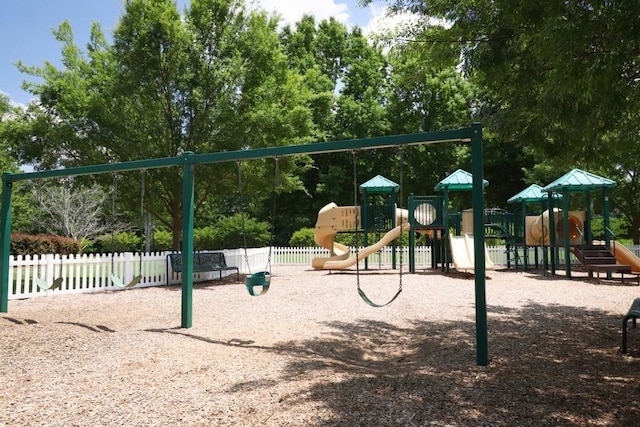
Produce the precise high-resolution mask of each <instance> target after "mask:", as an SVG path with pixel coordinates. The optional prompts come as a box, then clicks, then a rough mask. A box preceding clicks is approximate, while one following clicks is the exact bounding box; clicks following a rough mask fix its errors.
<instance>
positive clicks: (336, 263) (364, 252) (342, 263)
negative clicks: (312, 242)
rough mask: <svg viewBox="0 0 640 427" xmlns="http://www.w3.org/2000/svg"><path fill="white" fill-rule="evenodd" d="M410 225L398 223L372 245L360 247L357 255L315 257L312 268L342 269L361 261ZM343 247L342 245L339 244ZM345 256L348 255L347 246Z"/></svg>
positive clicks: (395, 237) (398, 235)
mask: <svg viewBox="0 0 640 427" xmlns="http://www.w3.org/2000/svg"><path fill="white" fill-rule="evenodd" d="M409 227H410V225H409V223H404V224H402V225H399V226H397V227H395V228H393V229H391V230H390V231H388V232H387V234H385V235H384V236H382V238H381V239H380V240H378V241H377V242H376V243H374V244H373V245H369V246H367V247H366V248H363V249H360V250H359V251H358V256H357V257H356V256H355V255H354V256H352V257H348V258H346V259H342V260H337V259H336V257H332V258H328V259H327V258H315V259H314V260H313V261H312V266H313V268H317V269H323V270H344V269H345V268H349V267H351V266H352V265H354V264H355V263H356V262H358V261H362V260H363V259H365V258H366V257H368V256H369V255H371V254H373V253H376V252H378V251H379V250H380V249H382V248H384V247H385V246H387V245H388V244H389V243H391V242H392V241H394V240H395V239H397V238H398V237H400V235H401V234H402V232H403V231H406V230H408V229H409ZM334 245H339V243H334ZM340 246H342V247H344V245H340ZM346 254H347V256H348V255H349V252H348V248H347V253H346ZM320 260H324V261H320Z"/></svg>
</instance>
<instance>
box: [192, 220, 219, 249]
mask: <svg viewBox="0 0 640 427" xmlns="http://www.w3.org/2000/svg"><path fill="white" fill-rule="evenodd" d="M216 230H217V229H216V227H211V226H210V227H204V228H196V229H194V230H193V240H194V243H193V246H194V248H195V250H197V251H201V250H207V249H217V248H218V247H219V245H218V243H217V241H218V240H219V238H218V236H217V231H216Z"/></svg>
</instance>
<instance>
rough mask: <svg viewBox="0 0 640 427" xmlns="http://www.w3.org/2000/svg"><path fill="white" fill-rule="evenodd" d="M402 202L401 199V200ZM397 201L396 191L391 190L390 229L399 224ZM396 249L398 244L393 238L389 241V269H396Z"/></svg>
mask: <svg viewBox="0 0 640 427" xmlns="http://www.w3.org/2000/svg"><path fill="white" fill-rule="evenodd" d="M401 202H402V201H401ZM397 203H398V201H397V199H396V193H394V192H391V210H392V211H393V213H392V214H391V225H392V227H391V229H393V228H396V226H397V225H400V224H398V223H397V222H396V205H397ZM400 242H402V233H400ZM401 246H402V245H401ZM397 249H398V245H397V244H396V241H395V239H394V240H393V242H391V269H392V270H395V269H396V250H397Z"/></svg>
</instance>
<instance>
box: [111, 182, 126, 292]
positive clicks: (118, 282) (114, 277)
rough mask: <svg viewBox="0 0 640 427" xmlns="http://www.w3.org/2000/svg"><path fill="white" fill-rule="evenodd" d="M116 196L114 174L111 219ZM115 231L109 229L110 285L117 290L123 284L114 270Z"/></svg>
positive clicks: (116, 186)
mask: <svg viewBox="0 0 640 427" xmlns="http://www.w3.org/2000/svg"><path fill="white" fill-rule="evenodd" d="M117 195H118V177H117V176H116V174H113V187H112V189H111V218H112V219H115V217H116V197H117ZM115 233H116V231H115V224H114V225H113V227H112V228H111V276H110V278H111V283H113V285H114V286H116V287H118V288H123V287H124V282H123V281H122V279H121V278H120V277H119V276H118V275H116V269H115V241H116V234H115Z"/></svg>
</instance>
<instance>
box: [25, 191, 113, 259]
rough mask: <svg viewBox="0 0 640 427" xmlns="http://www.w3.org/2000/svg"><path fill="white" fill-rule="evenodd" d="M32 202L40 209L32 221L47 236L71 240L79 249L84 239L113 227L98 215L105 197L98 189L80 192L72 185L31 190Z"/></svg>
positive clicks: (103, 217) (84, 241)
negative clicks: (74, 241)
mask: <svg viewBox="0 0 640 427" xmlns="http://www.w3.org/2000/svg"><path fill="white" fill-rule="evenodd" d="M33 191H34V195H35V200H36V202H37V203H38V205H39V207H40V211H39V214H38V215H36V217H35V218H34V220H35V222H36V223H37V224H38V226H39V227H40V228H41V229H43V230H44V231H46V232H47V233H51V234H56V235H61V236H65V237H71V238H73V239H74V240H76V241H77V242H78V243H79V244H80V246H81V249H82V248H83V245H86V242H87V241H88V239H90V238H92V237H96V236H99V235H101V234H104V233H105V232H107V231H109V230H113V228H114V227H116V224H115V222H114V221H113V220H112V221H109V220H107V219H106V218H105V215H103V214H102V211H103V210H104V205H105V202H106V199H107V195H106V194H105V193H104V192H103V191H102V189H101V188H100V187H99V186H98V185H94V186H93V187H89V188H82V187H78V186H77V185H74V183H73V182H67V183H63V184H62V185H56V186H52V185H49V186H34V187H33Z"/></svg>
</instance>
